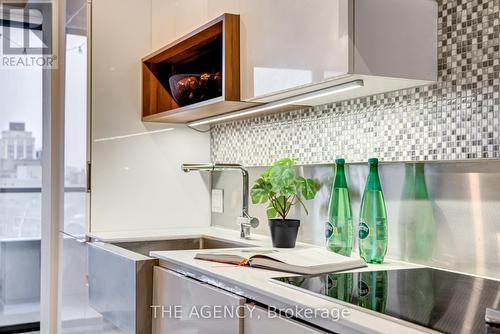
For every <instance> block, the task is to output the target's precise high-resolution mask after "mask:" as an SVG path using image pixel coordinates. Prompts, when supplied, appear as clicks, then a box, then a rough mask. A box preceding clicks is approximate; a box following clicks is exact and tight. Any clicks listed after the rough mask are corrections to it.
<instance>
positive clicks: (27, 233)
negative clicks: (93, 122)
mask: <svg viewBox="0 0 500 334" xmlns="http://www.w3.org/2000/svg"><path fill="white" fill-rule="evenodd" d="M0 28H2V29H10V30H11V31H10V34H9V35H10V36H11V38H12V41H11V43H14V44H15V43H20V40H18V38H21V37H22V32H23V29H21V28H6V27H2V26H0ZM2 32H4V30H2ZM3 37H4V35H3V34H2V36H1V37H0V47H1V45H2V41H3ZM0 101H1V102H0V147H5V148H6V149H5V148H4V151H3V152H0V153H1V154H0V254H1V256H0V329H2V328H3V327H5V326H15V325H19V324H26V323H36V322H38V321H39V302H40V232H41V168H42V167H41V161H40V159H33V160H32V161H30V162H29V163H27V161H26V160H19V159H25V158H27V157H30V154H31V155H33V152H34V150H41V149H42V70H41V69H40V68H32V69H0ZM27 143H29V145H27V146H26V144H27ZM25 147H26V151H25ZM19 263H23V265H22V266H20V265H19Z"/></svg>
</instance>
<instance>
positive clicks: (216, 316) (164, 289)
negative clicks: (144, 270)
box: [153, 267, 245, 334]
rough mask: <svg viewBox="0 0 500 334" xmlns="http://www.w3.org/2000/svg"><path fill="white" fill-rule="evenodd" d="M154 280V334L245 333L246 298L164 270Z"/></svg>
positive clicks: (159, 271)
mask: <svg viewBox="0 0 500 334" xmlns="http://www.w3.org/2000/svg"><path fill="white" fill-rule="evenodd" d="M153 277H154V278H153V307H154V308H155V310H156V312H155V311H153V333H154V334H160V333H162V334H163V333H168V334H176V333H178V334H181V333H186V334H187V333H189V334H194V333H200V334H201V333H203V334H212V333H213V334H224V333H227V334H237V333H241V332H242V326H243V317H242V316H237V314H238V313H237V312H240V315H243V312H244V307H243V306H244V303H245V299H244V298H242V297H239V296H236V295H233V294H230V293H228V292H225V291H223V290H221V289H217V288H214V287H212V286H210V285H207V284H203V283H201V282H198V281H195V280H193V279H191V278H188V277H185V276H182V275H180V274H177V273H174V272H172V271H170V270H167V269H164V268H161V267H155V268H154V276H153ZM233 311H234V313H233V315H234V316H231V312H233ZM210 312H211V313H210ZM216 312H223V313H216Z"/></svg>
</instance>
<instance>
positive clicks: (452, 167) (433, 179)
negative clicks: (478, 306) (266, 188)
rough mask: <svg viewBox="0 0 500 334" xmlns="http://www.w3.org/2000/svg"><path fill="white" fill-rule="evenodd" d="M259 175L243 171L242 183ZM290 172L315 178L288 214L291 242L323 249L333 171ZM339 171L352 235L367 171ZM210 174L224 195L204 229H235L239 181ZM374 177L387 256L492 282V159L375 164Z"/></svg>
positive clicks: (495, 247) (497, 180)
mask: <svg viewBox="0 0 500 334" xmlns="http://www.w3.org/2000/svg"><path fill="white" fill-rule="evenodd" d="M417 168H423V170H424V178H418V177H417V179H416V176H415V170H416V169H417ZM263 170H264V168H260V167H259V168H250V169H249V173H250V182H251V183H250V184H252V183H253V181H255V179H257V177H258V175H259V174H260V173H261V172H262V171H263ZM297 171H298V173H300V174H301V175H303V176H305V177H310V178H313V179H315V180H316V181H317V182H318V183H319V184H320V189H319V192H318V195H317V196H316V198H315V199H314V200H312V201H309V202H307V203H306V205H307V206H308V208H309V215H305V213H304V212H303V210H300V208H294V209H293V210H292V212H291V214H290V217H291V218H298V219H300V220H301V228H300V232H299V241H303V242H309V243H313V244H317V245H324V241H325V240H324V234H325V232H324V231H325V222H326V221H327V219H328V200H329V196H330V190H331V184H332V181H333V176H334V174H333V173H334V170H333V166H328V165H310V166H300V167H297ZM346 173H347V182H348V185H349V191H350V196H351V202H352V208H353V213H354V218H353V221H354V229H355V235H357V222H358V213H359V205H360V201H361V196H362V195H363V189H364V185H365V181H366V177H367V174H368V167H367V166H366V165H364V164H352V165H347V167H346ZM212 174H213V175H212V188H215V189H223V190H224V213H212V225H215V226H223V227H226V228H231V229H239V226H238V225H237V223H236V217H237V216H238V215H239V214H240V211H241V191H242V190H241V176H240V175H239V174H238V173H228V172H214V173H212ZM380 177H381V182H382V187H383V191H384V195H385V200H386V206H387V212H388V224H389V248H388V256H389V257H391V258H393V259H402V260H408V261H411V262H416V263H422V264H426V265H430V266H435V267H439V268H444V269H451V270H456V271H461V272H467V273H472V274H476V275H482V276H488V277H493V278H497V279H500V219H499V217H500V161H495V160H487V161H481V162H440V163H425V164H424V165H420V166H418V165H417V164H416V163H388V164H381V165H380ZM423 181H424V182H425V186H426V188H427V191H428V199H425V198H418V199H417V198H415V192H414V189H415V184H418V185H419V186H420V187H422V185H423V183H422V182H423ZM250 214H251V215H253V216H256V217H258V218H259V220H260V221H261V224H260V226H259V227H258V228H257V229H256V230H255V232H257V233H259V234H266V235H268V234H269V231H268V226H267V218H266V214H265V207H264V206H263V205H253V204H251V205H250ZM426 231H429V232H428V233H427V234H426V233H425V232H426ZM355 239H356V238H355ZM354 249H355V250H357V240H355V244H354Z"/></svg>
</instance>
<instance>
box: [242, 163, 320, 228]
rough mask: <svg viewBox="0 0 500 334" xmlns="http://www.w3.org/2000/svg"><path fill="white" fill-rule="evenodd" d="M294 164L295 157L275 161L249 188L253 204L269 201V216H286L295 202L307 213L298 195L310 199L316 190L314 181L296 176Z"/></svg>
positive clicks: (316, 186)
mask: <svg viewBox="0 0 500 334" xmlns="http://www.w3.org/2000/svg"><path fill="white" fill-rule="evenodd" d="M294 165H295V159H291V158H283V159H280V160H278V161H276V162H275V163H273V164H272V166H271V167H268V168H267V169H266V170H265V171H264V172H263V173H262V174H260V178H259V179H257V181H255V184H254V186H253V187H252V189H251V193H250V196H251V197H252V202H253V203H254V204H257V203H266V202H268V201H269V202H270V203H269V205H268V206H267V216H268V217H269V218H275V217H277V216H281V217H282V218H283V219H284V218H286V215H287V214H288V211H289V210H290V208H291V207H292V205H296V204H299V205H302V206H303V207H304V210H305V212H306V213H307V208H306V207H305V205H304V203H303V202H302V200H301V198H300V197H299V196H302V198H303V199H306V200H311V199H313V198H314V197H315V196H316V193H317V192H318V185H317V184H316V182H315V181H314V180H312V179H306V178H304V177H302V176H298V175H297V174H296V172H295V169H294Z"/></svg>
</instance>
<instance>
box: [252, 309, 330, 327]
mask: <svg viewBox="0 0 500 334" xmlns="http://www.w3.org/2000/svg"><path fill="white" fill-rule="evenodd" d="M245 312H246V313H245V323H244V333H245V334H261V333H286V334H322V333H326V332H323V331H320V330H318V329H314V328H312V327H309V326H306V325H303V324H301V323H300V322H298V321H295V320H292V319H286V318H282V317H278V316H277V314H275V313H274V312H268V311H267V310H266V309H263V308H261V307H259V306H255V305H250V304H247V305H245Z"/></svg>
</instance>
